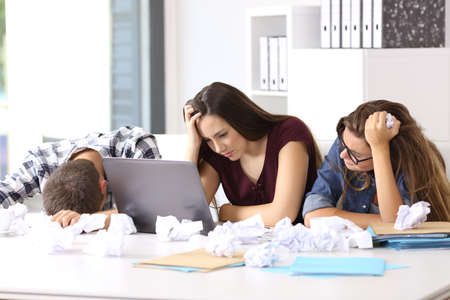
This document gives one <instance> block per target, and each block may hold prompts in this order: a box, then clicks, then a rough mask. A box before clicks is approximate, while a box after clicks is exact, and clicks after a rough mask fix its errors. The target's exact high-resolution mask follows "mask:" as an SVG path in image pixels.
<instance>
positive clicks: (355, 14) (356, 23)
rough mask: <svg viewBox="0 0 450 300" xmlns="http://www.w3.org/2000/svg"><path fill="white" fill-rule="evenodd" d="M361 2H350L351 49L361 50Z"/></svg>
mask: <svg viewBox="0 0 450 300" xmlns="http://www.w3.org/2000/svg"><path fill="white" fill-rule="evenodd" d="M361 8H362V5H361V0H351V11H352V12H351V22H350V24H351V47H352V48H361V17H362V11H361Z"/></svg>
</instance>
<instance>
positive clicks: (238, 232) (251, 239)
mask: <svg viewBox="0 0 450 300" xmlns="http://www.w3.org/2000/svg"><path fill="white" fill-rule="evenodd" d="M268 231H269V230H268V229H266V228H264V222H263V220H262V218H261V215H259V214H257V215H255V216H253V217H250V218H248V219H245V220H243V221H240V222H236V223H231V222H230V221H227V222H225V223H224V224H223V225H217V226H216V227H215V228H214V230H213V231H210V232H209V233H208V239H207V242H206V247H205V248H206V251H207V252H208V253H210V254H212V255H214V256H227V257H232V256H233V254H234V251H235V248H236V246H237V245H240V244H254V243H258V242H259V238H260V237H261V236H262V235H263V234H264V233H266V232H268Z"/></svg>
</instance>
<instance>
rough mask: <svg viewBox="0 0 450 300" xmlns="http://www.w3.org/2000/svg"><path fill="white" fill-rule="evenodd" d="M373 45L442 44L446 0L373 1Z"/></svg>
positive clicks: (422, 45)
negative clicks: (399, 3) (400, 2)
mask: <svg viewBox="0 0 450 300" xmlns="http://www.w3.org/2000/svg"><path fill="white" fill-rule="evenodd" d="M373 47H374V48H419V47H445V0H422V1H413V0H405V1H404V2H403V5H402V6H398V5H397V3H396V1H387V0H373Z"/></svg>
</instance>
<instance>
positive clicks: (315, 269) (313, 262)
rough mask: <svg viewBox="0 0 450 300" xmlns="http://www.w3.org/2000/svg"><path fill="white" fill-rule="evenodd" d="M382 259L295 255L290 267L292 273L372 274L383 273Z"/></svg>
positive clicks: (380, 274) (378, 274)
mask: <svg viewBox="0 0 450 300" xmlns="http://www.w3.org/2000/svg"><path fill="white" fill-rule="evenodd" d="M384 267H385V263H384V259H382V258H376V257H305V256H297V258H296V259H295V261H294V263H293V264H292V265H291V267H290V271H291V274H292V275H318V274H327V275H374V276H382V275H383V274H384Z"/></svg>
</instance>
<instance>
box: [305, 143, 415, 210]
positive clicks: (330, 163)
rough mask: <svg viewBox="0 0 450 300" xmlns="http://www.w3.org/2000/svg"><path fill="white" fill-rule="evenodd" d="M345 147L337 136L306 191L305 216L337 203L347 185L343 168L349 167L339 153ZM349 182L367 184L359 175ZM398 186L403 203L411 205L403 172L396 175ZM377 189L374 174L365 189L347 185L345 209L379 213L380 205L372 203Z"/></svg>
mask: <svg viewBox="0 0 450 300" xmlns="http://www.w3.org/2000/svg"><path fill="white" fill-rule="evenodd" d="M342 149H343V148H342V146H341V145H340V143H339V140H338V139H336V140H335V141H334V143H333V145H332V146H331V149H330V151H329V152H328V155H327V156H325V160H324V162H323V164H322V167H321V168H320V169H319V170H318V174H317V175H318V176H317V179H316V181H315V182H314V185H313V187H312V189H311V191H310V192H309V193H307V194H306V198H305V204H304V206H303V217H305V215H306V214H307V213H308V212H310V211H313V210H316V209H319V208H324V207H336V204H337V202H338V200H339V198H340V197H341V195H342V193H343V191H344V187H345V181H344V174H343V173H342V172H341V171H340V170H343V169H344V168H346V167H345V164H344V161H343V160H342V159H341V158H340V157H339V155H340V153H341V151H342ZM348 172H349V175H350V174H351V173H350V172H351V171H349V170H348ZM372 173H373V172H372ZM350 183H351V185H352V186H353V187H356V188H359V187H363V186H364V183H365V180H364V178H361V177H358V176H356V177H355V178H353V179H352V180H351V181H350ZM397 186H398V189H399V192H400V196H401V197H402V199H403V203H404V204H407V205H409V198H410V197H409V192H408V190H407V189H406V187H405V182H404V178H403V175H402V174H401V175H400V176H399V178H397ZM375 193H376V185H375V177H374V176H373V175H371V176H370V185H369V187H367V188H366V189H364V190H362V191H356V190H354V189H352V188H351V187H350V186H349V187H348V188H347V194H346V196H345V199H344V203H343V206H342V209H343V210H346V211H351V212H357V213H379V210H378V206H377V205H375V204H373V203H372V200H373V198H374V196H375Z"/></svg>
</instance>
